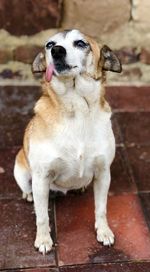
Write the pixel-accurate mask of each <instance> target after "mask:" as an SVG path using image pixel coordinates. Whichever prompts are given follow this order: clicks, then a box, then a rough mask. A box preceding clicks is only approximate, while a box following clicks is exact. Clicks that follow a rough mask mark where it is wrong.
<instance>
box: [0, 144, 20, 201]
mask: <svg viewBox="0 0 150 272" xmlns="http://www.w3.org/2000/svg"><path fill="white" fill-rule="evenodd" d="M18 149H19V148H12V149H5V150H4V149H3V150H2V149H0V198H16V197H21V191H20V189H19V187H18V185H17V183H16V181H15V179H14V177H13V167H14V162H15V156H16V153H17V151H18Z"/></svg>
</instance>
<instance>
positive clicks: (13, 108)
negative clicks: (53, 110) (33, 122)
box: [0, 86, 39, 148]
mask: <svg viewBox="0 0 150 272" xmlns="http://www.w3.org/2000/svg"><path fill="white" fill-rule="evenodd" d="M38 97H39V87H29V86H27V87H23V86H20V87H16V86H7V87H0V101H2V103H1V105H0V132H1V133H0V147H1V148H2V147H3V148H6V147H8V146H14V145H22V139H23V132H24V129H25V127H26V125H27V123H28V121H29V119H30V117H31V116H32V109H33V105H34V103H35V101H36V100H37V98H38Z"/></svg>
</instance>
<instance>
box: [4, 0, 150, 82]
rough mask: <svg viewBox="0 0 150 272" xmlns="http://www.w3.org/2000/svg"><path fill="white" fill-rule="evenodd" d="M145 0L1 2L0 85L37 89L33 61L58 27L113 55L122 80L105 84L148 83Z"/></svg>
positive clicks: (148, 5)
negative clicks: (83, 35)
mask: <svg viewBox="0 0 150 272" xmlns="http://www.w3.org/2000/svg"><path fill="white" fill-rule="evenodd" d="M149 11H150V1H149V0H142V1H141V0H105V1H103V0H92V1H91V0H40V1H39V0H22V1H20V0H11V1H6V0H1V1H0V41H1V43H0V82H1V84H12V82H14V84H39V82H38V79H35V78H34V77H33V76H32V73H31V63H32V60H33V58H34V56H35V55H36V54H37V52H39V51H40V50H41V48H42V47H43V44H44V43H45V41H46V39H47V38H48V37H49V36H51V35H53V34H54V33H55V32H57V31H58V30H59V29H61V28H65V29H66V28H79V29H81V30H82V31H84V32H85V33H87V34H89V35H91V36H93V37H94V38H96V39H97V40H98V41H99V42H102V43H105V44H108V45H109V46H110V47H111V48H112V49H113V50H115V51H116V53H117V54H118V56H119V57H120V59H121V61H122V63H123V68H124V69H123V72H122V74H121V75H115V74H112V73H109V84H149V83H150V77H149V74H150V27H149V24H150V16H149Z"/></svg>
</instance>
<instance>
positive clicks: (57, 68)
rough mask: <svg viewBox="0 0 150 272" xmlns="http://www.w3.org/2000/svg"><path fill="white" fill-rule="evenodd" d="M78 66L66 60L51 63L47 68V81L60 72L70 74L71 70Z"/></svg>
mask: <svg viewBox="0 0 150 272" xmlns="http://www.w3.org/2000/svg"><path fill="white" fill-rule="evenodd" d="M75 68H77V66H76V65H75V66H72V65H69V64H67V63H65V62H62V61H61V62H60V61H57V62H55V63H54V64H49V65H48V67H47V69H46V73H45V79H46V81H48V82H49V81H51V79H52V76H53V75H54V76H59V75H60V74H62V75H68V73H69V71H70V70H72V69H75Z"/></svg>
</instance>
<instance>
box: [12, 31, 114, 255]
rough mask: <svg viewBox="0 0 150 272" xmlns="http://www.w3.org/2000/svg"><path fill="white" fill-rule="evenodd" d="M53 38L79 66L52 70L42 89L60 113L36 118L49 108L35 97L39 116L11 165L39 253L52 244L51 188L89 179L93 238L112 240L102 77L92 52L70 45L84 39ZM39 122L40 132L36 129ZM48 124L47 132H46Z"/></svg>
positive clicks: (72, 35) (73, 35) (109, 139)
mask: <svg viewBox="0 0 150 272" xmlns="http://www.w3.org/2000/svg"><path fill="white" fill-rule="evenodd" d="M51 39H52V40H54V41H55V42H56V44H57V45H61V46H63V47H64V48H65V49H66V51H67V55H66V62H67V63H68V64H69V65H70V66H72V67H75V66H77V67H76V68H72V69H71V70H70V71H67V72H66V71H64V73H63V72H62V74H59V73H58V72H57V71H55V76H53V77H52V81H51V83H46V86H47V85H48V87H46V88H49V84H50V88H51V90H50V91H49V90H48V92H49V93H50V92H53V93H54V95H55V96H56V97H58V101H59V102H58V105H57V107H58V108H59V111H60V114H59V116H57V114H56V117H53V118H51V116H47V114H46V115H42V117H41V120H40V121H36V122H35V121H34V120H36V118H39V116H40V114H41V112H42V111H43V112H44V111H45V110H48V109H44V106H43V104H42V102H40V100H39V101H38V103H37V105H36V106H35V114H36V116H37V117H36V118H35V119H34V120H33V121H32V122H31V123H30V124H29V126H28V128H27V130H26V135H27V136H25V140H24V146H25V147H24V151H20V153H19V154H18V156H17V158H16V163H15V168H14V176H15V178H16V181H17V183H18V185H19V186H20V188H21V190H22V191H23V193H24V195H23V196H24V198H27V199H28V200H29V201H31V198H32V196H31V192H32V193H33V199H34V205H35V211H36V224H37V234H36V240H35V247H37V248H38V249H39V251H40V252H41V253H43V254H44V253H46V252H48V251H50V250H51V248H52V244H53V242H52V239H51V236H50V234H49V231H50V228H49V217H48V197H49V189H51V190H54V191H62V192H64V193H66V192H67V191H68V190H72V189H79V188H82V187H87V186H88V184H90V183H91V181H92V180H93V183H94V198H95V228H96V231H97V240H98V241H99V242H102V243H103V244H104V245H111V244H113V243H114V234H113V233H112V231H111V229H110V228H109V226H108V223H107V218H106V205H107V195H108V190H109V185H110V165H111V163H112V161H113V158H114V155H115V140H114V135H113V132H112V128H111V120H110V118H111V111H110V110H109V107H108V106H107V105H105V106H104V105H103V104H102V103H100V100H101V97H102V96H103V86H102V78H101V77H100V78H96V79H95V76H94V73H95V63H96V60H97V59H95V61H93V59H94V57H95V56H93V54H94V53H93V51H92V50H91V51H90V52H88V53H87V52H85V50H79V49H78V48H75V47H74V46H73V45H72V43H73V41H74V40H81V39H82V40H86V36H84V35H83V34H81V33H80V32H79V31H77V30H73V31H70V32H68V33H67V34H66V35H65V37H64V34H63V33H58V34H57V35H55V36H54V37H52V38H51ZM89 43H90V42H89ZM46 63H47V65H48V64H49V63H53V58H52V55H51V50H46ZM65 73H66V74H65ZM56 104H57V103H56ZM43 116H45V117H44V120H43V119H42V118H43ZM49 118H50V119H49ZM37 120H38V119H37ZM38 122H39V123H38ZM37 124H40V126H41V128H40V129H41V131H42V132H41V131H38V129H39V128H37V126H38V125H37ZM41 124H42V125H41ZM47 126H49V128H50V130H52V131H51V132H47ZM41 133H42V136H41ZM27 142H28V143H27ZM26 143H27V144H26ZM21 152H22V154H23V155H21ZM31 177H32V185H31V183H30V179H31Z"/></svg>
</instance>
